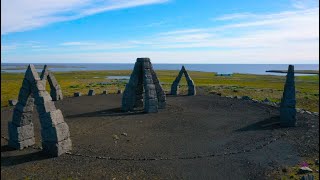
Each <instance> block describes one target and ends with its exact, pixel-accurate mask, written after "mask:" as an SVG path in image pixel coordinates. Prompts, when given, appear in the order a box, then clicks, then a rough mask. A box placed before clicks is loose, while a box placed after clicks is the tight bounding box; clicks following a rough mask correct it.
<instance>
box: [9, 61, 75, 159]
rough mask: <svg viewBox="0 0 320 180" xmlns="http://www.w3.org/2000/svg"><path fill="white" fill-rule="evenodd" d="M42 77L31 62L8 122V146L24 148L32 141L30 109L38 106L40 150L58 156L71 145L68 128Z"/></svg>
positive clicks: (33, 139) (32, 142) (32, 143)
mask: <svg viewBox="0 0 320 180" xmlns="http://www.w3.org/2000/svg"><path fill="white" fill-rule="evenodd" d="M45 84H46V83H45V80H41V79H40V78H39V75H38V73H37V71H36V69H35V67H34V66H33V65H32V64H30V65H29V66H28V69H27V71H26V73H25V76H24V79H23V82H22V87H21V88H20V92H19V97H18V103H17V105H16V106H15V108H14V112H13V118H12V121H10V122H9V123H8V128H9V129H8V130H9V143H8V145H9V146H11V147H13V148H16V149H23V148H25V147H28V146H32V145H34V144H35V138H34V128H33V123H32V118H33V117H32V111H33V107H34V104H35V105H36V107H37V111H38V114H39V119H40V124H41V137H42V149H43V152H45V153H46V154H49V155H52V156H59V155H61V154H63V153H65V152H67V151H69V150H71V148H72V143H71V140H70V133H69V127H68V125H67V123H65V122H64V118H63V115H62V112H61V110H59V109H56V107H55V105H54V102H53V101H52V98H51V96H50V95H49V93H48V92H47V91H46V90H45V87H46V86H45Z"/></svg>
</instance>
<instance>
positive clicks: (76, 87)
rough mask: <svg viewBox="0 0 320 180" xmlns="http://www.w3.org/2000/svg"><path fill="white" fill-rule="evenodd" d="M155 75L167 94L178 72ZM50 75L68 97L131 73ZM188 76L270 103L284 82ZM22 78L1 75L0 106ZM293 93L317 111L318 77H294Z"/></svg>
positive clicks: (113, 84)
mask: <svg viewBox="0 0 320 180" xmlns="http://www.w3.org/2000/svg"><path fill="white" fill-rule="evenodd" d="M156 73H157V75H158V77H159V79H160V81H161V83H163V87H164V89H165V91H167V92H169V91H170V86H171V83H172V82H173V81H174V79H175V77H176V76H177V74H178V71H161V70H160V71H157V72H156ZM54 74H55V77H56V79H57V80H58V82H59V84H60V86H61V88H62V90H63V95H64V96H65V97H68V96H69V97H70V96H73V93H74V92H77V91H79V92H81V93H82V94H83V95H85V94H87V93H88V90H89V89H94V90H95V91H96V93H97V94H99V93H102V91H103V90H108V92H109V93H115V92H116V91H117V90H118V89H122V90H124V87H125V84H126V82H123V81H121V80H110V79H106V76H128V75H130V74H131V70H112V71H78V72H56V73H54ZM189 74H190V76H191V78H192V79H193V80H194V82H195V84H196V86H198V87H200V86H201V87H203V89H205V91H206V92H208V93H210V92H220V93H222V95H223V96H227V95H234V96H244V95H246V96H250V97H252V98H255V99H259V100H263V99H265V98H268V99H269V100H271V101H273V102H279V101H280V98H281V96H282V93H283V86H284V82H285V77H284V76H271V75H249V74H234V75H233V76H231V77H221V76H215V74H214V73H209V72H197V71H190V72H189ZM23 76H24V73H1V107H4V106H7V105H8V100H9V99H17V96H18V92H19V89H20V86H21V84H22V80H23ZM100 83H102V84H100ZM180 85H181V87H180V89H181V91H182V93H183V92H185V91H186V81H185V78H183V79H182V81H181V83H180ZM47 86H48V83H47ZM47 89H49V87H48V88H47ZM296 91H297V94H296V95H297V107H298V108H303V109H306V110H309V111H314V112H318V108H319V76H318V75H311V76H297V77H296Z"/></svg>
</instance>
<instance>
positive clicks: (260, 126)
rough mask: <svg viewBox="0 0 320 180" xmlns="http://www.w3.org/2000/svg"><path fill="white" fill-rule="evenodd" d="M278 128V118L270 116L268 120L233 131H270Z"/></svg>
mask: <svg viewBox="0 0 320 180" xmlns="http://www.w3.org/2000/svg"><path fill="white" fill-rule="evenodd" d="M279 128H281V127H280V117H279V116H272V117H270V118H267V119H264V120H262V121H259V122H256V123H253V124H250V125H248V126H246V127H243V128H240V129H237V130H235V131H236V132H241V131H260V130H272V129H279Z"/></svg>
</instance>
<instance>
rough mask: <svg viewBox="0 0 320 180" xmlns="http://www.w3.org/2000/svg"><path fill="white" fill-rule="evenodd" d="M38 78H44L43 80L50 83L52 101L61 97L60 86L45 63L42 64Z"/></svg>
mask: <svg viewBox="0 0 320 180" xmlns="http://www.w3.org/2000/svg"><path fill="white" fill-rule="evenodd" d="M40 79H41V80H44V81H45V82H47V80H48V82H49V85H50V96H51V98H52V100H53V101H59V100H62V99H63V95H62V90H61V87H60V85H59V84H58V81H57V79H56V78H55V77H54V75H53V73H52V72H51V71H50V70H49V68H48V66H47V65H44V67H43V70H42V73H41V75H40Z"/></svg>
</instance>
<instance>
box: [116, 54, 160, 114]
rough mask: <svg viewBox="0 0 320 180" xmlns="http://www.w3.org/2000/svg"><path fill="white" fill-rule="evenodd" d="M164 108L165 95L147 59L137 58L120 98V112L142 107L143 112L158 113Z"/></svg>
mask: <svg viewBox="0 0 320 180" xmlns="http://www.w3.org/2000/svg"><path fill="white" fill-rule="evenodd" d="M165 106H166V94H165V93H164V91H163V89H162V86H161V84H160V82H159V80H158V77H157V75H156V73H155V71H154V70H153V67H152V64H151V62H150V59H149V58H138V59H137V61H136V63H135V65H134V69H133V71H132V74H131V76H130V80H129V82H128V84H127V85H126V88H125V90H124V92H123V96H122V110H123V111H132V110H133V109H134V108H139V107H143V108H144V112H147V113H149V112H158V109H163V108H165Z"/></svg>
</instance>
